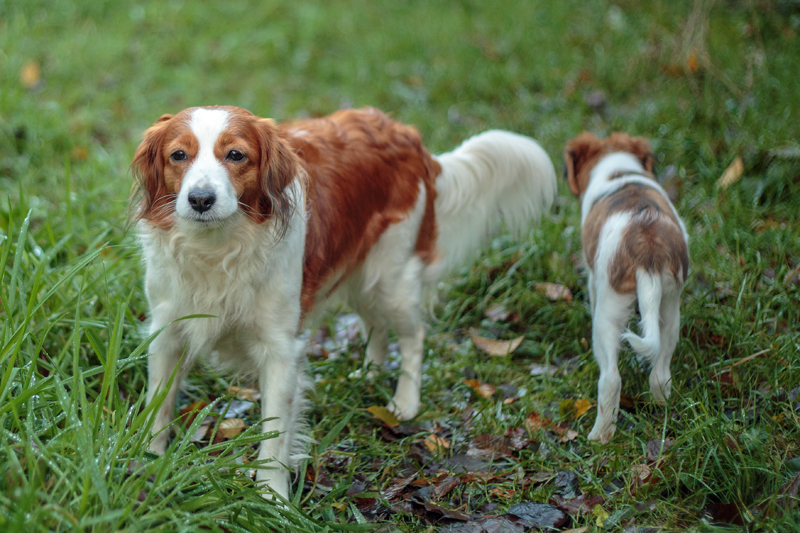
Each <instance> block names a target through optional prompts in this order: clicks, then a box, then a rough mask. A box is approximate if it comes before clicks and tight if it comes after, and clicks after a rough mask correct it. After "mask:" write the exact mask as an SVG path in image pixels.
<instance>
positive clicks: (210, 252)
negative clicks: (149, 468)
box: [132, 107, 556, 497]
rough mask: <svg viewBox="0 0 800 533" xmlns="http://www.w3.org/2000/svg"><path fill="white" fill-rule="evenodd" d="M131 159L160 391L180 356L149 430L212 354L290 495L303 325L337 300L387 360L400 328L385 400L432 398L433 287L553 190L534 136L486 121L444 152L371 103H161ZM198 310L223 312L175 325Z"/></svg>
mask: <svg viewBox="0 0 800 533" xmlns="http://www.w3.org/2000/svg"><path fill="white" fill-rule="evenodd" d="M132 168H133V170H134V173H135V176H136V177H137V181H138V187H137V189H138V193H139V196H140V201H139V204H138V206H137V212H136V218H137V219H138V227H139V232H140V238H141V243H142V249H143V252H144V259H145V264H146V270H147V272H146V282H145V290H146V293H147V298H148V301H149V304H150V324H149V329H150V332H151V334H152V333H154V332H156V331H158V330H159V329H160V328H162V327H164V326H165V325H167V324H169V325H168V326H167V327H166V328H165V329H164V331H163V332H161V333H160V334H159V335H158V336H157V337H156V338H155V340H154V341H153V342H152V344H151V355H150V358H149V367H148V371H149V376H148V393H147V398H148V402H149V401H151V400H152V398H153V397H154V395H155V394H156V392H157V391H158V390H159V389H161V388H163V387H165V386H166V384H167V382H168V380H169V378H170V375H171V374H172V373H173V371H175V370H176V367H177V366H178V364H179V362H181V361H182V363H181V364H180V367H179V368H177V374H176V379H175V381H174V383H173V386H172V387H171V389H170V390H169V391H168V393H167V394H166V400H165V401H164V402H163V404H162V407H161V409H160V410H159V411H158V413H157V415H156V419H155V423H154V427H153V433H154V435H155V436H154V438H153V441H152V444H151V447H152V449H153V450H154V451H156V452H159V453H163V452H164V451H165V449H166V446H167V439H168V433H167V430H165V426H166V425H167V424H168V423H169V422H170V421H172V420H173V418H174V407H175V397H176V392H177V388H178V385H179V383H180V382H181V379H182V378H183V376H185V374H186V372H187V371H188V369H189V368H190V367H191V366H192V364H193V363H194V361H196V360H198V359H204V360H206V361H210V362H211V363H212V364H215V365H218V366H220V367H223V368H228V369H230V370H232V371H233V372H235V373H237V374H240V375H241V374H249V375H252V376H255V377H257V379H258V380H259V383H260V388H261V402H262V412H261V416H262V418H265V419H266V418H270V419H271V420H268V421H266V422H264V424H263V430H264V432H268V431H278V432H279V436H278V437H277V438H270V439H266V440H264V441H263V442H262V444H261V449H260V452H259V459H261V460H265V461H268V460H273V461H275V462H276V463H277V465H276V468H272V469H259V471H258V474H257V479H258V480H259V481H262V482H266V484H267V485H268V486H269V487H270V488H271V489H272V490H273V491H274V492H275V493H277V494H279V495H281V496H283V497H286V496H287V495H288V490H289V471H288V470H287V468H291V467H292V466H293V464H294V462H295V461H296V458H297V457H298V453H299V452H302V446H301V438H302V433H303V432H302V429H303V422H302V412H301V411H302V406H303V404H304V392H305V390H306V389H307V388H308V386H309V380H308V379H307V378H306V377H305V356H304V343H303V342H302V341H301V340H300V338H299V334H300V332H301V329H302V327H303V325H304V322H305V323H307V321H308V319H309V317H310V316H312V315H313V314H314V313H315V312H318V311H319V310H321V309H323V308H324V307H325V305H324V304H325V303H326V302H331V301H334V302H337V303H340V302H344V303H346V304H347V305H349V306H350V307H352V308H353V309H354V310H355V311H356V312H357V313H359V315H360V316H361V318H362V319H363V322H364V325H365V329H366V330H367V331H369V332H371V334H370V336H369V338H370V340H369V345H368V347H367V360H368V362H370V363H372V364H375V365H382V364H383V362H384V360H385V358H386V354H387V344H388V334H389V331H390V330H393V331H394V332H395V334H396V335H397V338H398V342H399V346H400V352H401V354H402V365H401V374H400V376H399V380H398V384H397V390H396V392H395V395H394V397H393V399H392V400H391V402H389V407H390V408H391V409H392V410H393V411H394V412H395V413H396V414H397V415H398V416H399V417H400V418H401V419H409V418H412V417H414V416H416V414H417V412H418V411H419V408H420V388H421V384H422V375H421V365H422V357H423V339H424V336H425V335H424V325H423V293H424V292H425V291H426V289H430V288H433V290H435V287H436V283H437V281H438V280H439V279H441V277H442V276H443V275H445V274H446V273H447V272H450V271H452V270H453V269H455V268H458V267H459V266H461V265H463V264H464V263H465V262H466V261H468V260H469V259H470V258H471V256H472V254H474V253H475V252H477V251H478V250H479V249H480V248H481V246H482V245H484V244H485V243H486V241H487V239H488V238H489V237H491V236H492V235H493V234H495V233H497V232H498V231H499V230H500V229H501V228H502V227H503V224H506V225H507V226H508V227H509V228H510V229H512V230H514V229H522V228H525V227H526V226H527V225H528V224H529V223H530V222H531V221H532V220H535V219H537V218H538V217H539V216H540V215H541V214H542V213H544V212H546V211H547V210H548V209H549V207H550V205H551V203H552V201H553V200H554V197H555V190H556V180H555V172H554V169H553V165H552V162H551V161H550V159H549V158H548V156H547V154H546V153H545V152H544V150H542V148H541V147H540V146H539V145H538V144H537V143H536V142H535V141H533V140H532V139H530V138H528V137H524V136H522V135H517V134H514V133H509V132H504V131H487V132H485V133H482V134H480V135H477V136H475V137H472V138H470V139H468V140H467V141H466V142H464V143H463V144H462V145H461V146H460V147H458V148H456V149H455V150H454V151H452V152H450V153H446V154H442V155H440V156H438V157H435V156H432V155H431V154H430V153H428V151H427V150H426V149H425V148H424V146H423V145H422V142H421V139H420V135H419V133H418V132H417V131H416V130H415V129H414V128H411V127H409V126H405V125H403V124H400V123H399V122H396V121H394V120H392V119H390V118H389V117H388V116H386V115H385V114H383V113H382V112H380V111H378V110H375V109H370V108H367V109H363V110H345V111H339V112H337V113H334V114H333V115H331V116H328V117H324V118H319V119H307V120H302V121H298V122H292V123H286V124H276V123H275V122H273V121H272V120H269V119H263V118H259V117H256V116H254V115H252V114H251V113H249V112H248V111H245V110H243V109H239V108H235V107H204V108H190V109H186V110H184V111H181V112H180V113H178V114H176V115H164V116H163V117H161V118H160V119H159V120H158V121H157V122H156V123H155V124H154V125H153V126H152V127H151V128H150V129H148V130H147V131H146V132H145V135H144V140H143V142H142V143H141V145H140V146H139V148H138V150H137V152H136V155H135V156H134V160H133V164H132ZM193 314H205V315H213V317H212V318H192V319H188V320H183V321H176V320H177V319H179V318H181V317H184V316H187V315H193Z"/></svg>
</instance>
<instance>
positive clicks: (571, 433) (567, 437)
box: [553, 426, 579, 442]
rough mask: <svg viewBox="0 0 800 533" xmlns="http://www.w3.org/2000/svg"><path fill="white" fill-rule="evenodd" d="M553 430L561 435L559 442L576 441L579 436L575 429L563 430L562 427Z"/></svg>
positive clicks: (555, 427) (554, 427)
mask: <svg viewBox="0 0 800 533" xmlns="http://www.w3.org/2000/svg"><path fill="white" fill-rule="evenodd" d="M553 430H554V431H555V432H556V433H557V434H558V435H559V437H560V438H559V439H558V440H559V442H568V441H571V440H575V439H577V438H578V435H579V433H578V432H577V431H575V430H574V429H567V428H562V427H561V426H553Z"/></svg>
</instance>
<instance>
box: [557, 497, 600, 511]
mask: <svg viewBox="0 0 800 533" xmlns="http://www.w3.org/2000/svg"><path fill="white" fill-rule="evenodd" d="M553 496H554V497H558V495H557V494H554V495H553ZM561 500H562V501H560V502H559V503H558V507H559V508H560V509H562V510H563V511H565V512H566V513H568V514H571V515H586V514H589V513H591V512H592V509H594V506H595V505H602V504H603V502H604V501H605V500H604V499H603V497H602V496H598V495H597V494H593V495H591V496H589V495H586V494H581V495H580V496H578V497H577V498H574V499H572V500H569V501H566V500H563V498H561Z"/></svg>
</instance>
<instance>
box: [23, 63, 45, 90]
mask: <svg viewBox="0 0 800 533" xmlns="http://www.w3.org/2000/svg"><path fill="white" fill-rule="evenodd" d="M41 78H42V72H41V69H40V68H39V64H38V63H36V62H35V61H28V62H27V63H25V64H24V65H22V68H21V69H20V71H19V81H20V82H21V83H22V85H23V86H24V87H25V88H26V89H33V88H34V87H36V85H37V84H38V83H39V81H40V80H41Z"/></svg>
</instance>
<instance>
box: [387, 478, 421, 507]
mask: <svg viewBox="0 0 800 533" xmlns="http://www.w3.org/2000/svg"><path fill="white" fill-rule="evenodd" d="M416 478H417V474H413V475H411V476H408V477H407V478H396V479H394V480H393V481H392V484H391V485H389V487H388V488H387V489H386V490H384V491H383V497H384V499H386V500H387V501H391V500H393V499H395V498H396V497H397V496H398V495H399V494H400V493H401V492H403V491H404V490H405V489H406V487H408V485H410V484H411V483H412V482H413V481H414V480H415V479H416Z"/></svg>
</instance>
